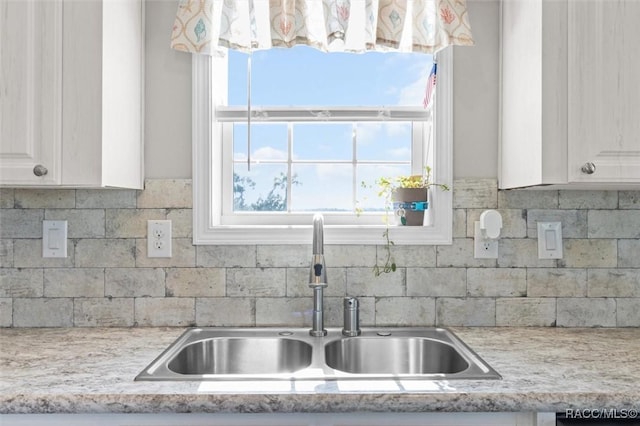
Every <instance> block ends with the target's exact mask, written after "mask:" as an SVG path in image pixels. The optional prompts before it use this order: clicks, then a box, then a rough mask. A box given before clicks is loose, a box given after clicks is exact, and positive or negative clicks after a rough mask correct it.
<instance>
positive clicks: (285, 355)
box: [167, 337, 312, 374]
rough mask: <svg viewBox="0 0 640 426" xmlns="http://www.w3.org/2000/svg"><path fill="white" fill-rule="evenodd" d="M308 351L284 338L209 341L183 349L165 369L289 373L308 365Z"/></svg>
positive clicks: (309, 360)
mask: <svg viewBox="0 0 640 426" xmlns="http://www.w3.org/2000/svg"><path fill="white" fill-rule="evenodd" d="M311 349H312V347H311V345H309V344H308V343H305V342H303V341H300V340H293V339H285V338H273V337H255V338H247V337H218V338H208V339H203V340H200V341H198V342H195V343H190V344H188V345H186V346H184V347H183V348H182V349H180V352H178V353H177V354H176V355H175V356H174V357H173V359H171V361H170V362H169V363H168V364H167V368H168V369H169V370H171V371H173V372H176V373H178V374H269V373H276V374H281V373H292V372H294V371H298V370H301V369H303V368H305V367H308V366H309V364H311Z"/></svg>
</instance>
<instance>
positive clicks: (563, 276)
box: [527, 268, 587, 297]
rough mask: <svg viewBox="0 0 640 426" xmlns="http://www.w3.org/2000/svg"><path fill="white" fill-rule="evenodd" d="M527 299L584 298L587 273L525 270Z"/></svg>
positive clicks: (543, 269)
mask: <svg viewBox="0 0 640 426" xmlns="http://www.w3.org/2000/svg"><path fill="white" fill-rule="evenodd" d="M527 296H529V297H586V296H587V271H586V270H585V269H566V268H539V269H536V268H529V269H527Z"/></svg>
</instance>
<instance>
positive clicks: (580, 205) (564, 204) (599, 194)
mask: <svg viewBox="0 0 640 426" xmlns="http://www.w3.org/2000/svg"><path fill="white" fill-rule="evenodd" d="M559 207H560V208H561V209H584V210H595V209H616V208H618V191H576V190H570V191H564V190H562V191H560V194H559Z"/></svg>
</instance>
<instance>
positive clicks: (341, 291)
mask: <svg viewBox="0 0 640 426" xmlns="http://www.w3.org/2000/svg"><path fill="white" fill-rule="evenodd" d="M327 281H329V285H328V286H327V287H326V288H325V289H324V295H325V296H334V297H344V296H346V294H347V268H327ZM312 294H313V289H311V288H310V287H309V267H306V268H287V297H311V295H312Z"/></svg>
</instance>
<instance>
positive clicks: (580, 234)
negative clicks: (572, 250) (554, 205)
mask: <svg viewBox="0 0 640 426" xmlns="http://www.w3.org/2000/svg"><path fill="white" fill-rule="evenodd" d="M538 222H561V223H562V225H561V226H562V238H563V239H564V238H587V211H586V210H537V209H529V210H528V211H527V236H528V237H529V238H533V239H536V240H537V238H538Z"/></svg>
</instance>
